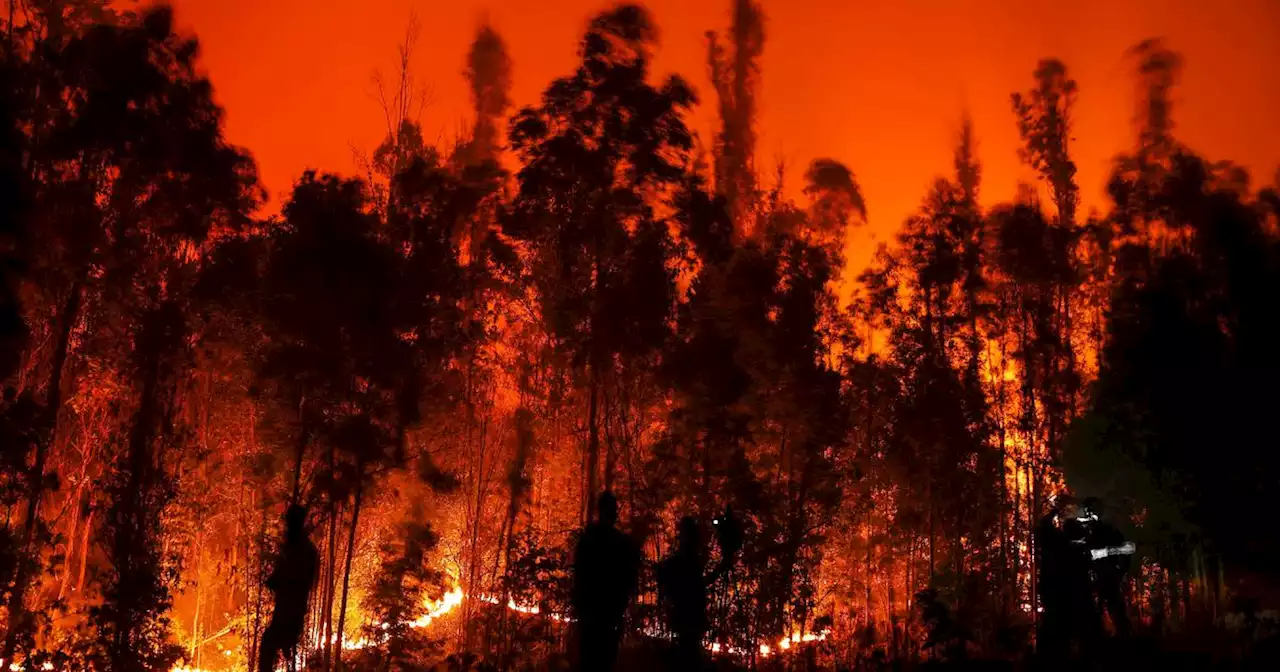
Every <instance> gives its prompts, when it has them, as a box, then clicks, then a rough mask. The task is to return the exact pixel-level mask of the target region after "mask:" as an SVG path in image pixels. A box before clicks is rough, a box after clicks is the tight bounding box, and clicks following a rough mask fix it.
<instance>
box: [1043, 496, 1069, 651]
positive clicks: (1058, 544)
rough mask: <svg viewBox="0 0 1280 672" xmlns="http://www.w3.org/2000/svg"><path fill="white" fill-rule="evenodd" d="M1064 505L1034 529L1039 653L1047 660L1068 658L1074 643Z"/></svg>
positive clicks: (1061, 504)
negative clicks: (1064, 531)
mask: <svg viewBox="0 0 1280 672" xmlns="http://www.w3.org/2000/svg"><path fill="white" fill-rule="evenodd" d="M1063 508H1064V502H1063V501H1062V500H1061V499H1060V500H1059V501H1057V502H1055V503H1054V505H1053V506H1052V508H1050V510H1049V512H1048V513H1046V514H1045V515H1044V517H1042V518H1041V519H1040V522H1039V523H1037V524H1036V529H1035V544H1036V595H1038V596H1039V598H1040V605H1039V608H1040V610H1041V611H1040V612H1039V614H1038V616H1037V618H1036V652H1037V653H1039V654H1040V655H1041V656H1042V657H1044V658H1045V659H1046V660H1052V659H1055V658H1060V657H1062V656H1065V655H1066V653H1067V651H1068V648H1069V645H1070V641H1071V615H1070V611H1071V607H1070V604H1071V596H1070V594H1069V591H1070V583H1069V581H1068V579H1067V572H1068V571H1069V570H1068V557H1069V555H1070V544H1069V543H1068V542H1067V537H1066V535H1065V534H1064V533H1063V531H1062V528H1061V527H1060V519H1061V518H1062V516H1063Z"/></svg>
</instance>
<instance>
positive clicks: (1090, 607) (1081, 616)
mask: <svg viewBox="0 0 1280 672" xmlns="http://www.w3.org/2000/svg"><path fill="white" fill-rule="evenodd" d="M1062 533H1063V535H1064V536H1065V537H1066V541H1067V548H1066V550H1067V555H1066V559H1065V562H1064V571H1065V574H1064V582H1065V588H1066V597H1067V615H1068V618H1069V629H1068V633H1069V636H1070V637H1071V638H1072V639H1074V640H1075V641H1076V643H1077V644H1078V645H1079V646H1080V648H1081V650H1082V651H1088V650H1089V649H1090V648H1091V647H1092V646H1093V645H1094V644H1095V643H1096V641H1097V638H1098V635H1099V634H1100V633H1101V631H1102V628H1101V625H1100V623H1099V621H1098V609H1097V606H1096V605H1095V603H1094V601H1093V585H1092V580H1091V579H1090V576H1089V572H1090V570H1091V569H1092V568H1091V567H1090V556H1089V547H1088V544H1089V539H1088V534H1089V531H1088V530H1087V529H1086V528H1085V525H1084V523H1083V522H1082V521H1081V520H1080V519H1079V518H1078V517H1077V516H1075V515H1071V516H1066V517H1064V518H1063V519H1062Z"/></svg>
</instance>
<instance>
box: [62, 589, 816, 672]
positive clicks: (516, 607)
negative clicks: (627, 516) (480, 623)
mask: <svg viewBox="0 0 1280 672" xmlns="http://www.w3.org/2000/svg"><path fill="white" fill-rule="evenodd" d="M467 597H468V595H467V594H466V592H465V591H463V590H462V587H461V586H456V587H454V588H453V589H451V590H449V591H448V592H447V593H445V594H444V595H443V596H441V598H440V599H438V600H431V599H428V600H426V601H424V603H423V607H424V609H425V611H424V613H423V614H422V615H421V616H419V617H418V618H415V619H414V620H412V621H410V622H409V627H411V628H415V629H417V628H426V627H429V626H430V625H431V624H432V623H433V622H435V621H436V620H437V619H439V618H441V617H443V616H444V615H446V614H448V613H449V612H451V611H453V610H454V609H456V608H458V606H460V605H461V604H462V603H463V601H465V600H466V599H467ZM475 599H477V600H479V601H481V602H484V603H486V604H494V605H497V604H501V603H502V600H501V598H498V597H496V596H493V595H487V594H483V593H482V594H480V595H477V596H475ZM506 608H507V609H509V610H511V611H514V612H516V613H520V614H528V615H532V616H546V617H548V618H551V619H553V620H556V621H559V622H562V623H568V622H571V621H572V620H573V619H572V618H570V617H568V616H565V615H563V614H557V613H544V612H543V611H542V609H541V608H540V607H539V606H538V605H536V604H532V605H529V604H520V603H518V602H516V601H515V600H514V599H508V600H507V604H506ZM377 626H378V628H379V629H381V630H387V629H388V625H387V624H386V623H379V624H377ZM829 633H830V630H823V631H822V632H819V633H812V632H809V633H803V634H802V633H800V632H798V631H797V632H793V633H792V634H791V635H790V636H786V637H783V638H782V639H780V640H778V643H777V645H776V647H774V646H770V645H769V644H761V645H760V648H759V651H758V653H759V655H760V656H761V657H768V656H771V655H773V654H774V653H775V652H776V653H783V652H786V651H789V650H791V648H792V647H794V646H795V645H796V644H801V643H810V642H821V641H824V640H826V638H827V635H828V634H829ZM645 634H648V635H651V636H660V635H658V633H656V632H646V633H645ZM337 640H338V634H337V633H335V634H334V635H333V639H332V640H331V643H336V642H337ZM374 644H376V642H375V641H373V640H370V639H369V638H368V637H359V638H356V639H344V640H343V642H342V649H343V650H344V651H359V650H361V649H365V648H368V647H369V646H373V645H374ZM706 649H707V650H708V651H710V652H711V653H728V654H731V655H738V656H746V655H749V653H750V652H749V651H747V650H745V649H740V648H737V647H730V646H722V645H721V644H719V643H718V642H716V643H712V642H709V643H707V645H706ZM45 669H51V668H45ZM170 672H210V671H209V670H203V669H201V668H197V667H188V666H186V665H175V666H174V667H173V668H172V669H171V670H170Z"/></svg>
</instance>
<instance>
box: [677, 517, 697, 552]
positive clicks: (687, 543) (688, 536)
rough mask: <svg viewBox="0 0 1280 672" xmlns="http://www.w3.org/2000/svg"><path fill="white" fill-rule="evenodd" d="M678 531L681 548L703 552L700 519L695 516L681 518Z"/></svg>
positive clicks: (687, 550)
mask: <svg viewBox="0 0 1280 672" xmlns="http://www.w3.org/2000/svg"><path fill="white" fill-rule="evenodd" d="M677 532H678V534H679V537H680V550H682V551H684V552H686V553H701V552H702V528H701V527H699V526H698V521H697V520H695V519H694V518H693V516H685V517H684V518H681V519H680V527H679V529H678V530H677Z"/></svg>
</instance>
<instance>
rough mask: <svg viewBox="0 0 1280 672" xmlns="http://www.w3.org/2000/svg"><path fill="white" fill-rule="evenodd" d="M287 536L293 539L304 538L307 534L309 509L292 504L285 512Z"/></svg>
mask: <svg viewBox="0 0 1280 672" xmlns="http://www.w3.org/2000/svg"><path fill="white" fill-rule="evenodd" d="M284 526H285V532H284V533H285V538H287V539H289V540H291V541H297V540H299V539H304V538H306V536H307V510H306V509H304V508H302V507H301V506H298V505H297V504H292V505H290V506H289V510H288V511H286V512H285V514H284Z"/></svg>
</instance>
